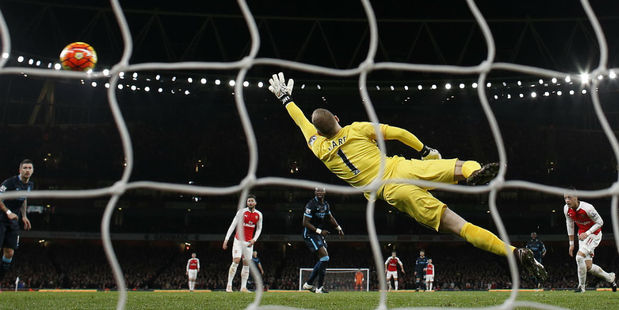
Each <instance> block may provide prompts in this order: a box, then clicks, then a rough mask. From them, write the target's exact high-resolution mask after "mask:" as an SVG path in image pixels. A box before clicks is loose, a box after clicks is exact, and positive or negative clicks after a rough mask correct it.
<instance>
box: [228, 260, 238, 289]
mask: <svg viewBox="0 0 619 310" xmlns="http://www.w3.org/2000/svg"><path fill="white" fill-rule="evenodd" d="M238 265H239V264H237V263H235V262H232V264H230V269H228V286H232V280H234V275H235V274H236V267H237V266H238Z"/></svg>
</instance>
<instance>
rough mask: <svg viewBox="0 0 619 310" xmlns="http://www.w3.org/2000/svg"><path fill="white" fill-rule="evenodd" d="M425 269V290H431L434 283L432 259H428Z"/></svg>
mask: <svg viewBox="0 0 619 310" xmlns="http://www.w3.org/2000/svg"><path fill="white" fill-rule="evenodd" d="M424 269H425V271H426V290H428V291H431V290H432V284H434V264H432V259H431V258H429V259H428V265H426V268H424Z"/></svg>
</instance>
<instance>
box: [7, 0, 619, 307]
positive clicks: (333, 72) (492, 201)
mask: <svg viewBox="0 0 619 310" xmlns="http://www.w3.org/2000/svg"><path fill="white" fill-rule="evenodd" d="M110 3H111V6H112V10H113V12H114V16H115V17H116V19H117V22H118V25H119V27H120V29H121V33H122V39H123V43H124V49H123V54H122V57H121V60H120V61H119V62H118V63H117V64H115V65H114V66H113V67H112V69H111V70H110V71H109V74H104V73H103V72H93V73H92V74H89V75H86V74H85V73H80V72H67V71H54V70H47V69H34V68H23V67H6V66H5V65H6V62H7V60H8V59H9V56H10V51H11V40H10V37H9V30H8V26H7V25H6V22H5V19H4V16H3V15H2V14H1V13H2V12H0V37H1V40H2V54H1V56H0V74H14V75H18V74H24V73H26V74H29V75H33V76H45V77H58V78H76V79H82V78H85V77H88V78H90V79H109V83H110V87H109V89H108V90H107V97H108V102H109V107H110V110H111V112H112V115H113V119H114V121H115V124H116V127H117V128H118V132H119V134H120V138H121V141H122V148H123V152H124V156H125V159H126V168H125V170H124V171H123V174H122V176H121V178H120V180H118V181H117V182H116V183H115V184H114V185H112V186H109V187H104V188H98V189H89V190H58V191H52V190H42V191H33V192H28V193H21V192H20V193H16V192H9V193H5V194H3V195H4V197H5V198H6V199H10V198H17V197H18V196H19V197H24V196H26V197H35V198H88V197H104V196H109V197H110V200H109V201H108V203H107V206H106V208H105V211H104V214H103V218H102V220H101V235H102V240H103V245H104V250H105V253H106V256H107V259H108V261H109V263H110V265H111V267H112V270H113V273H114V278H115V281H116V284H117V287H118V290H119V297H118V301H117V306H116V308H117V309H125V305H126V301H127V289H126V284H125V281H124V277H123V273H122V270H121V268H120V265H119V264H118V260H117V259H116V255H115V253H114V250H113V248H112V244H111V240H110V220H111V216H112V213H113V211H114V208H115V205H116V203H117V202H118V200H119V198H120V197H121V196H122V195H123V193H124V192H125V191H127V190H131V189H138V188H141V189H152V190H160V191H168V192H180V193H188V194H202V195H226V194H233V193H240V194H241V195H240V196H241V198H240V199H239V202H238V208H239V209H241V208H243V207H244V204H245V197H246V196H247V194H248V191H249V189H250V188H252V187H253V186H259V185H282V186H294V187H301V188H308V189H313V188H314V187H316V186H327V187H328V188H329V190H330V191H331V192H335V193H339V194H358V193H362V192H364V191H371V192H373V194H372V197H371V198H375V197H376V190H377V189H378V188H379V187H380V186H381V185H382V184H384V183H382V182H381V181H380V179H381V178H376V180H375V182H373V183H371V184H370V185H368V186H366V187H364V188H351V187H346V186H338V185H331V184H323V183H319V182H313V181H307V180H292V179H286V178H277V177H263V178H257V177H256V168H257V164H258V152H257V147H258V146H257V143H256V137H255V134H254V131H253V129H252V126H251V121H250V118H249V115H248V113H247V110H246V107H245V102H244V100H243V86H242V84H243V81H244V80H245V76H246V74H247V71H248V70H249V69H250V68H252V66H255V65H275V66H282V67H287V68H290V69H295V70H299V71H304V72H310V73H316V74H324V75H330V76H341V77H342V76H358V77H359V79H358V81H359V89H360V93H361V96H362V99H363V100H362V103H363V106H364V108H365V111H366V112H367V114H368V116H369V118H370V120H371V121H372V122H373V123H374V126H375V130H376V131H377V132H378V130H379V127H378V123H379V120H378V117H377V115H376V113H375V110H374V108H373V106H372V101H371V100H370V97H369V95H368V92H367V88H366V81H367V75H368V73H369V72H371V71H375V70H397V71H415V72H434V73H451V74H477V75H478V79H477V83H478V85H485V84H486V78H487V75H488V73H489V72H491V71H492V70H507V71H513V72H520V73H526V74H532V75H538V76H542V77H557V78H566V77H568V76H569V75H570V74H569V73H566V72H558V71H553V70H547V69H543V68H537V67H531V66H524V65H518V64H512V63H501V62H495V61H494V58H495V44H494V38H493V36H492V33H491V31H490V29H489V27H488V24H487V22H486V20H485V19H484V17H483V16H482V14H481V12H480V11H479V9H478V7H477V5H476V4H475V2H474V1H473V0H467V5H468V7H469V9H470V11H471V13H472V14H473V16H474V19H475V21H476V22H477V25H478V26H479V28H480V29H481V31H482V34H483V37H484V40H485V43H486V47H487V57H486V59H485V60H483V61H482V62H481V63H479V64H478V65H476V66H450V65H427V64H409V63H396V62H379V63H375V62H374V57H375V55H376V51H377V47H378V28H377V21H376V16H375V14H374V11H373V9H372V6H371V4H370V2H369V0H362V1H361V4H362V6H363V10H364V13H365V14H366V17H367V22H368V27H369V30H370V42H369V48H368V53H367V55H366V57H365V61H363V62H362V63H361V64H360V65H359V66H357V67H356V68H353V69H333V68H328V67H321V66H316V65H309V64H304V63H299V62H294V61H286V60H281V59H272V58H257V57H256V56H257V53H258V50H259V48H260V36H259V34H258V27H257V25H256V21H255V19H254V17H253V15H252V13H251V12H250V10H249V7H248V6H247V3H246V2H245V1H243V0H238V4H239V7H240V9H241V12H242V15H243V17H244V19H245V22H246V24H247V27H248V30H249V33H250V37H251V49H250V51H249V53H248V54H247V55H246V56H245V57H244V58H243V59H241V60H238V61H233V62H175V63H141V64H129V58H130V57H131V55H132V49H133V42H132V36H131V33H130V31H129V27H128V24H127V21H126V19H125V16H124V13H123V10H122V8H121V6H120V4H119V2H118V1H117V0H110ZM581 5H582V7H583V9H584V11H585V13H586V15H587V18H588V20H589V23H590V24H591V26H592V28H593V30H594V32H595V35H596V38H597V44H598V46H599V63H598V65H597V67H596V68H595V69H594V70H592V72H591V76H598V75H608V73H609V68H608V67H607V60H608V47H607V43H606V39H605V37H604V33H603V31H602V28H601V26H600V24H599V21H598V19H597V17H596V15H595V13H594V11H593V9H592V8H591V6H590V4H589V2H588V1H587V0H581ZM188 69H191V70H196V69H204V70H206V69H211V70H213V69H220V70H238V73H237V74H236V80H235V82H236V84H235V87H234V93H235V95H234V96H235V103H236V107H237V109H238V113H239V115H240V119H241V124H242V126H243V129H244V132H245V135H246V138H247V144H248V149H249V155H250V156H249V168H248V173H247V175H246V176H245V178H244V179H243V180H242V181H241V182H240V183H239V184H237V185H234V186H228V187H205V186H193V185H181V184H171V183H164V182H151V181H140V182H129V177H130V175H131V172H132V169H133V166H134V158H133V147H132V143H131V137H130V135H129V132H128V130H127V126H126V123H125V121H124V119H123V116H122V113H121V111H120V108H119V105H118V101H117V98H116V85H117V84H118V79H119V76H118V75H119V73H120V72H127V71H148V70H150V71H157V70H188ZM598 84H599V81H598V80H597V79H592V80H591V83H590V84H589V88H590V89H596V88H597V87H598ZM588 94H589V95H590V96H591V99H592V103H593V107H594V110H595V114H596V116H597V118H598V121H599V122H600V124H601V126H602V129H603V131H604V133H605V135H606V137H607V138H608V141H609V142H610V145H611V148H612V150H613V152H614V155H615V160H616V162H619V144H618V143H617V139H616V137H615V135H614V134H613V131H612V129H611V127H610V125H609V123H608V120H607V118H606V116H605V115H604V112H603V110H602V107H601V104H600V100H599V95H598V93H597V92H595V91H589V92H588ZM477 95H478V96H479V100H480V103H481V106H482V108H483V111H484V113H485V115H486V117H487V119H488V122H489V126H490V129H491V131H492V135H493V137H494V140H495V143H496V148H497V151H498V155H499V159H500V162H501V168H500V169H499V173H498V175H497V177H496V178H495V179H494V180H493V181H492V182H491V183H490V184H488V185H485V186H479V187H463V186H457V185H449V184H439V183H432V182H424V181H417V180H389V181H388V182H389V183H409V184H415V185H422V186H432V187H435V188H438V189H442V190H447V191H453V192H459V193H469V194H473V193H475V194H477V193H488V194H489V195H488V206H489V210H490V214H491V215H492V219H493V220H494V222H495V224H496V226H497V229H498V231H499V235H500V237H501V239H502V240H504V241H505V242H506V243H507V244H509V243H510V241H509V237H508V235H507V232H506V230H505V226H504V225H503V222H502V220H501V217H500V215H499V212H498V210H497V206H496V199H497V193H498V192H499V191H500V190H502V189H506V188H520V189H527V190H532V191H540V192H544V193H548V194H556V195H562V194H564V193H565V192H566V189H564V188H561V187H554V186H547V185H543V184H537V183H533V182H528V181H518V180H509V181H506V180H505V178H504V176H505V172H506V165H505V164H506V162H507V157H506V152H505V146H504V144H503V139H502V137H501V132H500V130H499V127H498V124H497V120H496V118H495V116H494V114H493V112H492V110H491V108H490V105H489V103H488V98H487V96H486V93H485V90H484V88H483V87H478V88H477ZM377 137H379V139H378V146H379V148H380V150H381V152H382V153H383V154H384V153H385V152H384V151H385V142H384V140H383V139H382V135H378V134H377ZM383 159H384V158H383ZM384 164H385V162H384V160H382V162H381V170H380V171H381V172H380V173H381V174H382V173H383V171H384ZM571 193H574V194H576V195H578V196H580V197H585V198H591V197H609V196H610V197H612V200H611V217H612V226H613V234H614V239H615V242H616V243H617V245H618V248H619V223H618V221H617V219H618V216H617V202H618V198H617V197H619V182H615V183H614V184H613V185H612V186H610V187H608V188H605V189H600V190H592V191H581V190H579V191H571ZM373 201H374V199H370V200H369V201H368V204H367V209H366V219H367V226H368V234H369V238H370V244H371V247H372V251H373V256H374V260H375V262H376V267H377V270H378V272H377V274H378V280H379V288H380V289H381V291H382V292H381V294H380V299H379V301H378V305H377V309H386V308H387V306H386V298H387V295H386V292H385V289H386V282H385V275H384V273H383V272H381V271H382V270H383V268H384V267H383V266H382V257H381V253H380V248H379V244H378V240H377V236H376V230H375V225H374V220H373V214H374V202H373ZM240 229H242V227H240ZM507 260H508V263H509V267H510V272H511V278H512V283H513V286H512V291H511V294H510V296H509V298H507V299H506V300H505V301H504V303H503V304H500V305H495V306H491V307H487V308H488V309H512V308H514V307H532V308H538V309H562V308H559V307H555V306H551V305H547V304H542V303H536V302H528V301H516V297H517V295H518V290H517V289H518V288H519V285H520V280H519V274H518V270H517V268H516V262H515V259H514V258H513V257H512V256H508V257H507ZM251 272H252V273H253V274H254V275H255V276H256V279H258V281H257V283H256V286H257V290H256V292H257V293H256V295H255V299H254V301H253V302H252V303H251V304H249V305H248V307H247V309H257V308H260V309H290V307H285V306H259V305H260V301H261V299H262V287H263V283H262V281H261V280H260V277H259V276H257V275H258V270H256V268H255V267H254V266H252V267H251ZM413 309H414V308H413Z"/></svg>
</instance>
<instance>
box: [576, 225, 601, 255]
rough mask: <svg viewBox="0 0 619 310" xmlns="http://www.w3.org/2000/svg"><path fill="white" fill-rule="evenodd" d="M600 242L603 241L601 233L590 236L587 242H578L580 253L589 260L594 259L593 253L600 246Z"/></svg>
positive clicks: (586, 239)
mask: <svg viewBox="0 0 619 310" xmlns="http://www.w3.org/2000/svg"><path fill="white" fill-rule="evenodd" d="M600 241H602V232H601V231H600V232H599V233H598V234H597V235H596V234H590V235H589V237H587V238H585V240H578V252H582V253H583V254H585V258H587V259H593V251H595V248H597V247H598V245H600Z"/></svg>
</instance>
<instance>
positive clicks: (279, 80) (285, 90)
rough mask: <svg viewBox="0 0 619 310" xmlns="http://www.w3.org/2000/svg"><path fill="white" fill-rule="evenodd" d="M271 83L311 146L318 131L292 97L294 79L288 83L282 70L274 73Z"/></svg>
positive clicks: (276, 94)
mask: <svg viewBox="0 0 619 310" xmlns="http://www.w3.org/2000/svg"><path fill="white" fill-rule="evenodd" d="M269 84H271V85H270V86H269V90H270V91H271V92H272V93H273V94H274V95H275V96H276V97H277V99H279V100H280V101H281V102H282V104H283V105H284V107H286V110H287V111H288V114H289V115H290V117H291V118H292V120H293V121H294V123H295V124H296V125H297V126H298V127H299V128H300V129H301V132H303V137H304V138H305V142H306V143H308V146H309V141H310V139H311V137H313V136H316V135H317V134H318V131H317V130H316V127H314V125H313V124H312V123H311V122H310V121H309V120H308V119H307V117H305V114H303V111H301V109H299V107H297V105H296V104H295V103H294V101H293V99H292V88H293V86H294V80H293V79H289V80H288V84H286V80H285V78H284V73H282V72H280V73H279V74H273V76H272V78H271V79H269Z"/></svg>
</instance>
